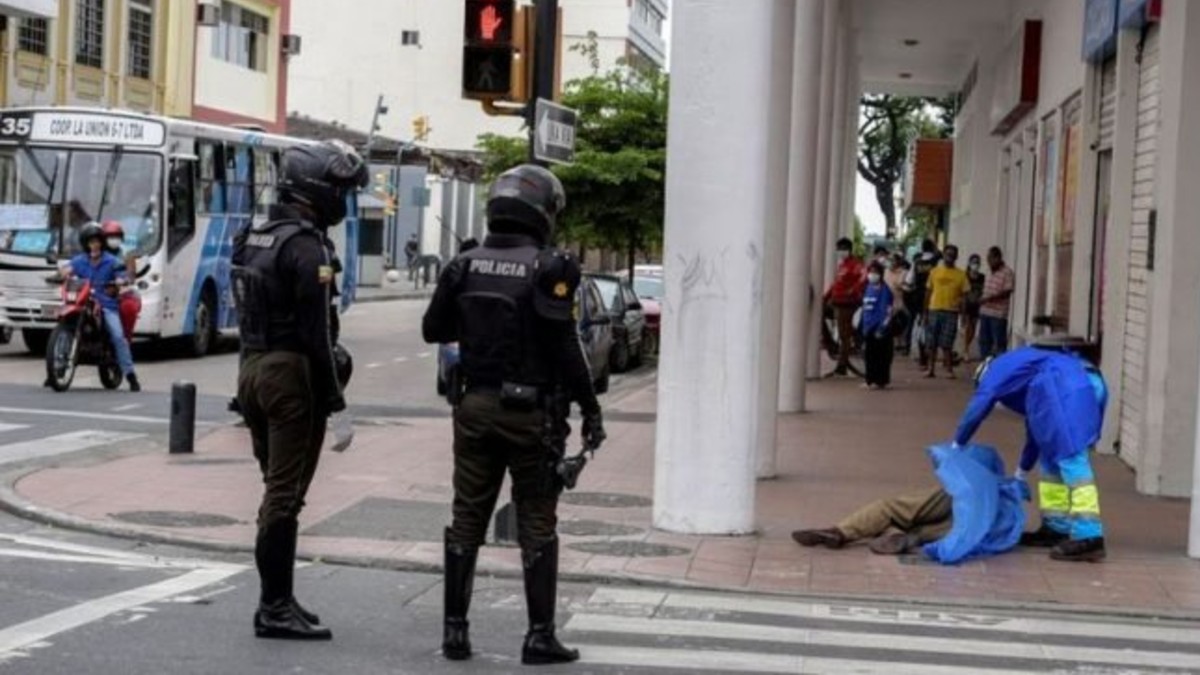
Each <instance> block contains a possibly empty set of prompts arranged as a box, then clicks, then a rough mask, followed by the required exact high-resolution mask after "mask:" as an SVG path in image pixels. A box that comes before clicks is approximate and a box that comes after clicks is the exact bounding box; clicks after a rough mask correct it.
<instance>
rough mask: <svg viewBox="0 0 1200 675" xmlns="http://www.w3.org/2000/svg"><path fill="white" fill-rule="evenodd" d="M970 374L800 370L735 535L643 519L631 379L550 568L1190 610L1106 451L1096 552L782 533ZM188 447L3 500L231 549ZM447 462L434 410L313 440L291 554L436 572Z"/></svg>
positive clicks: (926, 438) (1167, 532)
mask: <svg viewBox="0 0 1200 675" xmlns="http://www.w3.org/2000/svg"><path fill="white" fill-rule="evenodd" d="M969 387H970V385H969V381H957V382H950V381H947V380H937V381H933V382H929V381H925V380H922V379H920V376H919V374H918V373H917V371H916V370H915V368H914V367H912V366H911V365H910V364H909V363H907V362H901V363H898V364H897V387H896V389H894V390H892V391H888V392H868V391H864V390H862V389H860V388H859V387H858V384H857V383H856V382H853V381H849V380H842V381H827V382H821V383H817V384H814V385H813V386H812V388H811V390H810V391H811V395H810V398H811V402H812V409H813V410H812V412H811V413H808V414H804V415H791V416H785V417H783V418H781V420H780V427H779V439H780V440H779V447H780V462H779V469H780V476H779V477H778V478H777V479H774V480H770V481H764V482H763V483H762V484H760V487H759V499H758V522H759V524H760V527H761V532H760V534H759V535H757V536H752V537H739V538H732V537H690V536H680V535H674V534H669V533H664V532H658V531H655V530H654V529H653V528H652V527H651V510H650V497H651V494H652V489H653V469H654V460H653V444H654V424H653V415H652V414H651V413H652V412H653V410H654V404H655V393H656V392H655V391H654V389H653V388H652V387H650V388H647V389H644V390H640V391H637V392H635V393H633V394H631V395H629V396H628V397H626V398H625V399H624V400H622V401H620V402H618V404H616V405H615V406H613V407H612V408H611V409H610V410H609V411H606V420H610V423H609V430H610V438H609V441H608V443H607V444H606V445H605V447H604V448H603V450H602V451H601V453H600V455H599V457H598V458H597V459H596V461H595V462H593V463H591V464H590V465H589V466H588V468H587V471H586V472H585V473H584V476H583V479H582V481H581V485H580V487H579V489H578V490H577V491H576V492H574V493H568V494H567V495H565V496H564V504H563V507H562V508H561V512H560V518H561V521H560V526H561V527H560V529H561V533H562V539H563V543H564V546H563V554H562V564H563V572H564V577H567V578H572V577H573V578H593V579H594V578H605V579H619V580H641V581H646V582H654V583H675V584H684V585H697V586H704V587H712V588H721V589H729V590H754V591H769V592H774V593H800V594H815V595H823V596H872V597H875V598H881V597H884V598H904V599H908V600H915V601H918V602H937V603H946V602H949V603H958V602H960V603H964V604H971V605H975V606H978V605H982V604H988V605H1001V606H1003V605H1008V604H1013V603H1015V604H1021V605H1029V604H1034V605H1039V606H1043V607H1054V606H1071V607H1072V608H1095V609H1098V610H1100V611H1109V612H1114V613H1138V614H1142V613H1150V614H1160V615H1177V614H1184V615H1189V616H1200V562H1197V561H1192V560H1189V559H1188V558H1186V556H1185V541H1186V527H1187V510H1188V503H1187V502H1186V501H1185V500H1164V499H1153V498H1148V497H1144V496H1140V495H1137V494H1136V492H1135V491H1134V488H1133V475H1132V473H1131V472H1130V471H1128V470H1127V469H1126V468H1125V467H1124V465H1123V464H1121V462H1120V461H1119V460H1117V459H1116V458H1113V457H1098V458H1096V465H1097V470H1098V474H1099V483H1100V486H1101V501H1102V504H1103V507H1104V510H1105V515H1106V520H1105V523H1106V526H1107V527H1108V532H1107V535H1108V541H1109V559H1108V561H1107V562H1105V563H1103V564H1099V565H1077V564H1068V563H1056V562H1053V561H1051V560H1049V559H1048V558H1047V557H1046V554H1045V552H1044V551H1029V550H1019V551H1016V552H1013V553H1010V554H1007V555H1004V556H1000V557H996V558H991V559H988V560H985V561H977V562H969V563H966V564H964V565H961V566H958V567H940V566H937V565H935V564H933V563H930V562H928V561H925V560H923V559H921V558H919V557H915V556H908V557H903V558H894V557H880V556H875V555H873V554H871V553H870V552H869V551H867V549H866V547H865V546H858V547H853V548H851V549H849V550H844V551H826V550H824V549H819V550H817V549H802V548H800V547H799V546H797V545H796V544H794V543H793V542H792V541H791V539H790V532H791V531H792V530H793V529H795V528H798V527H803V526H822V525H827V524H831V523H833V522H835V521H836V520H838V519H839V518H840V517H841V516H842V515H844V514H845V513H847V512H848V511H850V510H851V509H853V508H855V507H857V506H859V505H861V504H863V503H864V502H867V501H869V500H871V499H874V498H878V497H880V496H885V495H889V494H892V493H895V492H898V491H901V490H905V489H909V488H912V487H919V486H922V485H931V484H932V483H933V481H934V479H933V477H932V474H931V472H930V470H929V466H928V461H927V459H926V457H925V452H924V448H925V446H926V445H928V444H929V443H931V442H934V441H938V440H942V439H944V437H946V436H947V435H949V434H950V433H951V430H952V429H953V425H954V422H955V420H956V417H957V414H958V412H959V411H960V410H961V409H962V406H963V404H964V403H965V400H966V398H967V396H968V395H969ZM1023 438H1024V432H1023V429H1022V427H1021V424H1020V422H1019V420H1018V419H1017V418H1016V417H1015V416H1012V415H1009V414H1006V413H997V414H995V415H994V416H993V420H992V421H989V422H988V423H987V424H986V425H985V427H984V429H983V432H982V436H981V438H980V439H979V440H980V441H981V442H987V443H993V444H996V445H997V446H999V447H1002V448H1005V454H1006V455H1007V456H1008V459H1009V462H1010V464H1011V462H1012V461H1013V460H1014V459H1015V456H1016V454H1017V452H1018V451H1019V449H1020V447H1021V444H1022V441H1023ZM197 445H198V449H197V454H196V455H195V456H186V457H178V456H177V457H171V456H169V455H167V454H166V453H165V451H163V452H157V453H154V454H137V455H133V456H126V457H123V458H118V459H113V460H107V461H101V462H96V461H95V460H92V462H91V463H80V462H76V463H65V464H64V465H63V466H58V467H51V468H45V469H42V470H39V471H34V472H32V473H30V474H28V475H26V476H24V477H23V478H21V479H20V480H19V481H18V482H17V483H16V485H15V489H14V490H13V491H11V492H10V493H9V495H8V498H9V499H10V500H15V501H17V502H23V503H24V506H25V507H27V508H36V509H37V510H38V512H39V513H41V514H42V516H43V517H48V518H49V519H51V520H54V519H55V518H65V519H67V520H68V521H69V520H70V519H72V518H74V519H77V521H76V524H79V523H80V522H82V523H83V524H85V525H86V526H88V527H100V528H115V529H118V530H122V531H125V532H126V533H128V532H130V531H134V532H137V533H140V534H141V535H145V536H150V537H155V538H169V539H172V540H176V541H179V540H184V541H189V542H192V543H202V544H204V545H208V546H217V547H221V548H236V549H241V550H249V548H250V546H251V544H252V542H253V539H254V525H253V520H254V514H255V511H256V508H257V502H258V497H259V494H260V490H261V485H260V479H259V475H258V471H257V467H256V466H255V463H254V461H253V459H252V458H251V456H250V451H249V441H248V438H247V435H246V431H245V430H244V429H240V428H227V429H221V430H218V431H216V432H214V433H212V434H210V435H208V436H206V437H205V438H203V439H202V440H200V441H199V442H198V444H197ZM450 469H451V455H450V421H449V419H448V418H442V419H406V420H363V424H362V425H361V426H360V428H359V430H358V435H357V438H356V440H355V444H354V447H352V448H351V449H350V450H349V451H348V452H346V453H345V454H335V453H329V452H327V453H325V454H324V455H323V458H322V465H321V467H320V468H319V469H318V472H317V480H316V481H315V483H314V486H313V489H312V491H311V493H310V495H309V500H308V506H307V508H306V509H305V511H304V513H303V515H302V517H301V520H302V522H301V528H302V529H301V531H302V540H301V553H302V555H305V556H310V557H315V558H322V559H325V560H329V561H344V562H355V563H360V564H370V565H381V566H396V567H408V568H436V567H438V566H439V565H440V564H441V557H442V552H441V543H440V542H441V530H442V528H443V527H444V526H445V524H446V523H447V521H448V518H449V509H448V503H449V500H450V497H451V493H450V488H449V486H448V483H449V476H450ZM700 487H701V486H698V492H700V490H699V488H700ZM504 494H505V498H507V490H506V491H505V493H504ZM503 501H504V500H503V499H502V502H503ZM1032 522H1036V521H1035V520H1031V523H1032ZM480 567H481V569H482V570H485V571H489V572H492V573H498V574H515V573H517V572H518V570H519V569H520V567H519V551H518V550H517V549H516V548H512V547H499V546H489V547H486V548H485V549H484V550H483V552H482V554H481V556H480Z"/></svg>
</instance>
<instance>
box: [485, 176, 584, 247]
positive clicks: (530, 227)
mask: <svg viewBox="0 0 1200 675" xmlns="http://www.w3.org/2000/svg"><path fill="white" fill-rule="evenodd" d="M566 205H567V196H566V193H565V192H564V191H563V186H562V183H561V182H559V180H558V177H557V176H555V175H554V174H552V173H550V171H549V170H548V169H544V168H542V167H540V166H537V165H535V164H522V165H521V166H518V167H516V168H513V169H509V170H508V171H505V172H504V173H502V174H500V176H499V177H498V178H496V181H495V182H494V183H492V189H491V191H489V192H488V202H487V215H488V229H489V230H491V231H492V232H497V233H507V234H518V233H519V234H531V235H533V236H535V237H537V238H538V239H540V240H541V241H542V243H544V244H548V243H550V241H551V240H552V239H553V238H554V227H555V225H556V224H557V221H558V214H560V213H562V210H563V207H565V206H566Z"/></svg>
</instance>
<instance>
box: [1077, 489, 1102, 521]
mask: <svg viewBox="0 0 1200 675" xmlns="http://www.w3.org/2000/svg"><path fill="white" fill-rule="evenodd" d="M1071 515H1080V516H1099V515H1100V490H1099V489H1097V488H1096V486H1095V485H1084V486H1081V487H1077V488H1075V489H1074V490H1071Z"/></svg>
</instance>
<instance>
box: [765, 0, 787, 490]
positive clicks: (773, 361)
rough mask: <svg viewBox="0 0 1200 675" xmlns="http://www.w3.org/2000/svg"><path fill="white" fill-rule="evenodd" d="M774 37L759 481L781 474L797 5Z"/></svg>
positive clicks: (781, 10) (779, 20) (779, 15)
mask: <svg viewBox="0 0 1200 675" xmlns="http://www.w3.org/2000/svg"><path fill="white" fill-rule="evenodd" d="M773 5H774V12H775V16H774V19H773V20H772V23H771V25H772V28H773V34H772V36H771V42H772V47H771V58H772V61H771V74H772V79H773V81H772V83H771V97H770V98H769V99H768V100H767V101H766V104H767V108H768V110H769V115H770V119H769V122H768V124H767V127H768V129H769V135H770V138H771V140H772V143H771V144H770V146H769V155H768V157H767V176H768V180H767V182H766V183H764V184H763V185H762V186H761V189H762V190H763V191H764V192H765V195H764V198H765V199H766V201H767V220H766V232H765V233H764V241H763V269H762V316H763V331H762V339H761V344H760V346H759V360H760V363H759V378H760V379H759V383H758V401H757V403H756V404H755V405H756V407H757V410H758V464H757V466H756V471H755V473H756V475H757V476H758V478H760V479H764V478H774V477H775V476H776V475H777V474H778V471H777V469H776V464H775V461H776V455H777V445H778V444H777V443H776V440H777V439H776V418H777V417H778V412H777V410H778V405H777V404H778V401H779V360H780V346H781V343H782V339H783V332H782V331H783V264H784V262H783V261H784V245H785V242H786V240H787V191H788V145H787V144H786V143H783V142H782V139H784V138H787V137H788V135H789V133H790V130H791V127H792V120H791V117H792V52H793V47H792V42H793V39H794V36H793V33H794V31H793V26H794V25H795V16H796V4H795V3H794V2H790V1H784V2H775V3H773Z"/></svg>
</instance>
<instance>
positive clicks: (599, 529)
mask: <svg viewBox="0 0 1200 675" xmlns="http://www.w3.org/2000/svg"><path fill="white" fill-rule="evenodd" d="M558 531H559V532H562V533H563V534H569V535H571V536H573V537H631V536H633V535H635V534H641V533H642V532H643V530H642V529H641V528H638V527H633V526H632V525H621V524H620V523H606V522H604V521H603V520H566V521H563V522H561V523H559V524H558Z"/></svg>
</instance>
